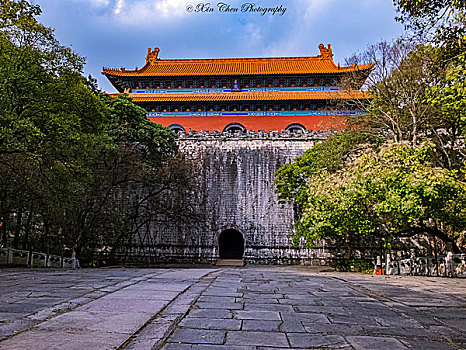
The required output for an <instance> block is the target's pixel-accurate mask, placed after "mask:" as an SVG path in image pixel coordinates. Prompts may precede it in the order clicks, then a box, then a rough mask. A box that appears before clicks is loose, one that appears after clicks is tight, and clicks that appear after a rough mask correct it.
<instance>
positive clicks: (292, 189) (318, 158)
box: [274, 130, 381, 218]
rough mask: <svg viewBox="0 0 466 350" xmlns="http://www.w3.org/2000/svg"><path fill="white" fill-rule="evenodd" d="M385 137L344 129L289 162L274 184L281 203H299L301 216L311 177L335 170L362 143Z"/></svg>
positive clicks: (350, 156)
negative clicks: (323, 171)
mask: <svg viewBox="0 0 466 350" xmlns="http://www.w3.org/2000/svg"><path fill="white" fill-rule="evenodd" d="M380 141H381V139H380V138H379V137H377V136H375V135H373V134H372V133H368V132H365V131H363V130H355V131H343V132H341V133H337V134H335V135H332V136H330V137H329V138H328V139H326V140H323V141H322V142H319V143H317V144H316V145H314V147H312V148H311V149H310V150H308V151H306V152H305V153H304V154H303V155H302V156H300V157H297V158H296V159H295V160H294V162H293V163H291V164H285V165H284V166H282V167H281V168H280V169H279V170H278V171H277V172H276V173H275V181H274V185H275V187H276V192H277V193H278V199H279V202H280V203H281V204H285V203H292V204H295V205H296V207H295V209H296V212H297V218H299V216H300V212H301V208H302V207H304V206H305V205H306V203H307V200H308V190H309V187H308V183H309V179H310V178H311V177H312V176H314V175H315V174H318V173H319V172H320V171H322V170H325V171H327V172H329V173H334V172H336V171H337V170H339V169H341V167H342V166H343V165H344V163H345V161H346V160H347V159H350V158H352V156H353V155H354V154H355V153H357V151H358V150H359V149H360V147H361V145H364V144H368V143H369V144H375V145H376V144H379V143H380Z"/></svg>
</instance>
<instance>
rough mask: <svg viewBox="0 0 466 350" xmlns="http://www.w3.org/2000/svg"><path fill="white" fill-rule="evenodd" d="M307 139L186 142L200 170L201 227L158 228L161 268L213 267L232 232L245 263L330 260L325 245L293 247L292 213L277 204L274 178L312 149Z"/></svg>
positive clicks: (185, 147)
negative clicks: (222, 237)
mask: <svg viewBox="0 0 466 350" xmlns="http://www.w3.org/2000/svg"><path fill="white" fill-rule="evenodd" d="M314 142H315V141H314V140H309V139H280V138H276V139H273V138H269V139H253V138H221V137H220V138H210V139H209V138H184V139H180V140H179V147H180V152H182V153H183V154H184V156H185V157H186V158H187V159H193V160H194V162H195V164H197V166H198V167H197V169H196V173H197V181H198V185H199V186H200V189H201V191H200V197H199V201H198V203H199V204H198V205H199V208H198V209H199V210H198V213H199V215H202V216H203V219H202V221H203V222H202V223H197V224H196V223H195V222H191V223H186V222H179V223H177V224H176V225H173V224H169V225H166V226H164V227H163V226H161V225H157V227H154V242H153V243H154V247H155V251H156V254H157V261H158V262H162V261H163V262H215V261H216V260H217V259H218V258H219V236H220V235H221V234H222V232H224V231H225V230H228V229H234V230H237V231H239V232H240V233H241V234H242V235H243V237H244V240H245V243H244V259H245V261H246V262H247V263H257V264H260V263H264V264H266V263H273V264H297V263H305V262H306V263H312V264H321V263H324V260H323V259H326V258H329V257H330V256H331V255H330V253H329V251H328V250H327V249H324V248H323V245H324V243H322V245H319V244H318V245H317V246H316V248H314V249H303V248H300V247H295V246H293V244H292V239H291V236H292V233H293V217H294V212H293V208H291V207H290V206H285V207H282V206H280V205H279V204H278V201H277V196H276V194H275V193H274V186H273V180H274V173H275V172H276V171H277V170H278V169H279V168H280V167H281V166H282V165H283V164H285V163H290V162H291V161H292V160H293V159H294V158H295V157H297V156H299V155H301V154H303V153H304V152H305V151H306V150H307V149H309V148H311V147H312V146H313V144H314Z"/></svg>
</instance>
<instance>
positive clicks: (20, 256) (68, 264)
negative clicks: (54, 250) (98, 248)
mask: <svg viewBox="0 0 466 350" xmlns="http://www.w3.org/2000/svg"><path fill="white" fill-rule="evenodd" d="M0 266H28V267H53V268H67V269H75V268H78V267H79V260H78V259H76V258H75V257H71V258H70V257H61V256H59V255H52V254H45V253H38V252H32V251H28V250H20V249H13V248H0Z"/></svg>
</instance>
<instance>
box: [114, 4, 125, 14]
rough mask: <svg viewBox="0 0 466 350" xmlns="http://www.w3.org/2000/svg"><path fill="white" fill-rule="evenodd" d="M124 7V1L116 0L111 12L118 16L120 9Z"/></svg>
mask: <svg viewBox="0 0 466 350" xmlns="http://www.w3.org/2000/svg"><path fill="white" fill-rule="evenodd" d="M124 5H125V2H124V0H117V2H116V4H115V9H114V10H113V13H114V14H115V15H118V14H119V13H120V12H121V9H122V8H123V6H124Z"/></svg>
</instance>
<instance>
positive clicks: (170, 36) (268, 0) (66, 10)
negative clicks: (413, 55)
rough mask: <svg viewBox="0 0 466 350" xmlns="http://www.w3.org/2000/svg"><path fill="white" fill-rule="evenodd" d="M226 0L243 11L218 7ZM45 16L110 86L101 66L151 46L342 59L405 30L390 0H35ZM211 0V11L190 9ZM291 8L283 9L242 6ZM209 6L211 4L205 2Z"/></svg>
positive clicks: (201, 53) (140, 61)
mask: <svg viewBox="0 0 466 350" xmlns="http://www.w3.org/2000/svg"><path fill="white" fill-rule="evenodd" d="M219 2H223V3H225V4H226V5H229V6H230V8H231V9H234V8H238V12H229V13H227V12H223V13H222V12H220V11H219V10H218V6H217V4H218V3H219ZM34 3H36V4H39V5H40V6H41V7H42V9H43V14H42V16H41V17H40V21H41V22H42V23H44V24H45V25H47V26H51V27H54V28H55V29H56V36H57V38H58V39H59V40H60V41H61V43H62V44H64V45H67V46H71V47H72V48H73V49H74V50H75V51H76V52H78V53H79V54H80V55H81V56H85V57H86V61H87V64H86V68H85V74H86V75H87V74H91V75H92V76H94V77H95V78H97V79H98V82H99V86H100V87H101V88H102V89H103V90H106V91H107V92H114V91H115V89H114V88H113V87H112V86H111V84H110V83H109V82H108V81H107V80H106V78H105V77H104V76H103V75H101V74H100V73H101V71H102V67H103V66H108V67H127V68H134V67H136V66H137V67H139V68H141V67H142V66H143V65H144V63H145V56H146V53H147V48H148V47H152V48H154V47H156V46H157V47H159V48H160V53H159V57H160V58H162V59H163V58H216V57H268V56H315V55H318V54H319V50H318V48H317V46H318V45H319V44H320V43H323V44H325V45H327V44H331V45H332V48H333V53H334V55H335V56H334V61H335V62H336V63H338V62H340V63H341V64H343V63H344V60H345V58H346V57H348V56H350V55H352V54H353V53H355V52H358V51H363V50H364V49H365V48H366V47H367V44H369V43H374V42H377V41H380V40H391V39H394V38H397V37H399V36H400V35H401V34H402V26H401V25H400V24H399V23H397V22H395V20H394V17H395V16H396V13H395V11H394V6H393V3H392V1H391V0H261V1H260V0H257V1H254V0H252V1H246V0H244V1H243V0H231V1H227V0H224V1H197V0H195V1H192V0H34ZM201 3H203V4H207V3H210V8H212V9H213V12H204V13H201V12H195V11H193V12H188V11H187V7H188V6H193V7H194V8H196V7H197V6H198V4H201ZM246 3H254V4H255V5H254V8H255V9H257V8H259V7H261V8H275V7H279V6H281V7H282V8H286V11H285V13H284V14H283V15H280V14H279V13H276V14H275V15H272V14H271V13H270V12H269V13H267V14H265V15H262V14H261V13H260V12H241V7H242V5H243V4H246ZM205 8H206V7H205Z"/></svg>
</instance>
